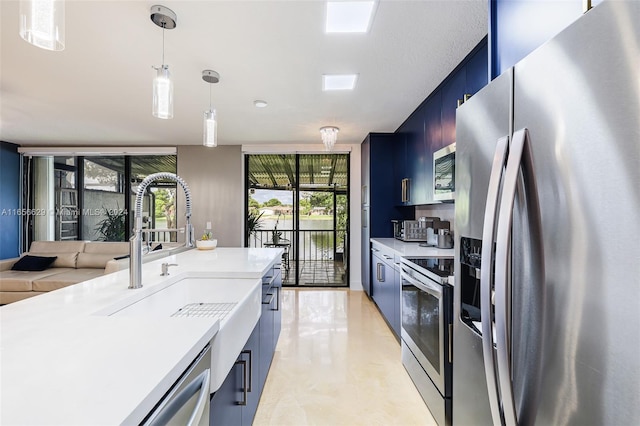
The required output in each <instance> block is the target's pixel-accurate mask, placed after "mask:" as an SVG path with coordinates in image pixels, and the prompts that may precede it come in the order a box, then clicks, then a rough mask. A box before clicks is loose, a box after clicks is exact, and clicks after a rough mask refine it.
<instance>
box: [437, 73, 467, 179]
mask: <svg viewBox="0 0 640 426" xmlns="http://www.w3.org/2000/svg"><path fill="white" fill-rule="evenodd" d="M465 93H467V73H466V67H464V66H462V67H460V68H458V69H457V70H456V72H455V73H453V74H451V75H449V78H448V79H447V80H446V82H445V83H444V85H443V86H442V126H441V130H442V132H441V141H440V143H432V144H431V153H432V154H433V153H434V152H436V151H437V150H439V149H440V148H443V147H445V146H448V145H451V144H452V143H454V142H455V141H456V109H457V108H458V99H460V100H461V101H462V100H464V95H465ZM432 158H433V157H432ZM432 161H433V160H432ZM432 168H433V167H432Z"/></svg>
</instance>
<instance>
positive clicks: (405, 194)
mask: <svg viewBox="0 0 640 426" xmlns="http://www.w3.org/2000/svg"><path fill="white" fill-rule="evenodd" d="M409 188H410V182H409V178H404V179H402V202H403V203H408V202H409Z"/></svg>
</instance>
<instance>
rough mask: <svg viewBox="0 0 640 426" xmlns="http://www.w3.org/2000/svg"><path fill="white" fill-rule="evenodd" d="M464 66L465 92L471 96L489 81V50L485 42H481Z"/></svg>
mask: <svg viewBox="0 0 640 426" xmlns="http://www.w3.org/2000/svg"><path fill="white" fill-rule="evenodd" d="M465 68H466V76H467V84H466V86H467V89H466V91H465V93H468V94H470V95H472V96H473V95H475V94H476V93H477V92H478V90H480V89H482V88H483V87H484V86H486V85H487V82H488V81H489V51H488V45H487V43H486V42H485V43H482V44H481V46H480V49H479V50H478V51H477V52H476V53H474V55H473V56H472V57H471V58H469V60H468V61H467V64H466V66H465Z"/></svg>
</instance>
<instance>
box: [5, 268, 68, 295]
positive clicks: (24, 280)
mask: <svg viewBox="0 0 640 426" xmlns="http://www.w3.org/2000/svg"><path fill="white" fill-rule="evenodd" d="M73 270H74V269H71V268H49V269H46V270H44V271H2V272H0V291H31V290H33V285H32V283H33V281H34V280H37V279H41V278H44V277H48V276H50V275H55V274H59V273H63V272H69V271H73Z"/></svg>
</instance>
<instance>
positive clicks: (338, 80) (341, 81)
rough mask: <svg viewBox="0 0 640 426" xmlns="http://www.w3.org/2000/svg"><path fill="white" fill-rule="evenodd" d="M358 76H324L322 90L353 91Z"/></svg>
mask: <svg viewBox="0 0 640 426" xmlns="http://www.w3.org/2000/svg"><path fill="white" fill-rule="evenodd" d="M357 79H358V75H357V74H323V76H322V90H353V89H354V87H356V80H357Z"/></svg>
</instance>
